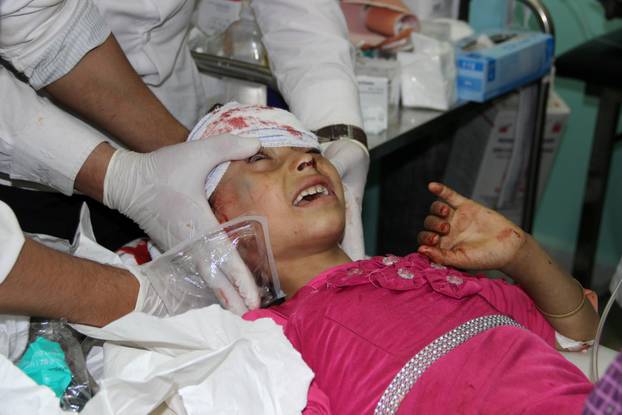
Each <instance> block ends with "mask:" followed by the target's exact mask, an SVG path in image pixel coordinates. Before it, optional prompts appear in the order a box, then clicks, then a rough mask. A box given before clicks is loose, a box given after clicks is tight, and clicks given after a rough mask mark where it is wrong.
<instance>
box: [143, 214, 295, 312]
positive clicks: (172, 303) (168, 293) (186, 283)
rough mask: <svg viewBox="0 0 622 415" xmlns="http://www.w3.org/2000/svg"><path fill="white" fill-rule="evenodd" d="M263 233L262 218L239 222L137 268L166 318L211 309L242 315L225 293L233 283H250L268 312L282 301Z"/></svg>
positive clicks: (233, 221)
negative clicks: (242, 280) (195, 309)
mask: <svg viewBox="0 0 622 415" xmlns="http://www.w3.org/2000/svg"><path fill="white" fill-rule="evenodd" d="M267 229H268V226H267V223H266V220H265V218H263V217H260V216H244V217H239V218H237V219H234V220H232V221H229V222H227V223H224V224H223V225H222V226H221V227H219V228H218V229H217V230H215V231H213V232H210V233H209V234H207V235H204V236H201V237H198V238H195V239H192V240H190V241H188V242H184V243H182V244H180V245H178V246H177V247H174V248H172V249H171V250H169V251H167V252H166V253H164V254H163V255H162V256H160V257H158V258H157V259H155V260H154V261H152V262H149V263H147V264H145V265H142V266H141V267H140V268H139V269H140V272H143V273H144V274H145V275H147V277H148V278H149V280H150V281H151V284H152V285H153V287H154V288H155V290H156V291H157V293H158V295H159V296H160V298H161V299H162V301H163V302H164V304H165V306H166V308H167V312H168V314H169V315H176V314H181V313H183V312H185V311H188V310H190V309H194V308H201V307H206V306H209V305H212V304H220V305H221V306H223V307H224V308H226V309H230V310H231V311H233V312H238V313H240V312H239V308H237V309H236V308H235V307H232V305H231V297H230V295H229V294H228V293H227V292H226V291H227V290H235V289H237V288H238V286H237V284H238V283H237V282H232V281H239V279H240V278H250V279H252V280H253V282H254V284H253V282H251V285H252V286H253V287H252V288H253V289H256V290H257V292H258V294H259V298H260V306H261V307H267V306H269V305H270V304H272V303H274V302H275V301H276V300H278V299H280V298H282V297H283V296H284V294H283V292H282V291H281V288H280V284H279V279H278V276H277V272H276V266H275V264H274V258H273V256H272V249H271V246H270V241H269V237H268V233H267ZM232 274H235V275H232ZM232 277H235V278H232ZM227 287H228V288H227Z"/></svg>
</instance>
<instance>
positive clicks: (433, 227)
mask: <svg viewBox="0 0 622 415" xmlns="http://www.w3.org/2000/svg"><path fill="white" fill-rule="evenodd" d="M423 227H424V229H425V230H427V231H432V232H436V233H438V234H441V235H447V234H448V233H449V229H450V227H449V223H447V221H446V220H445V219H443V218H439V217H438V216H433V215H428V216H426V218H425V220H424V221H423Z"/></svg>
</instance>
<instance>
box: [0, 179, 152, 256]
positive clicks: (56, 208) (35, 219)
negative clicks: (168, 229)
mask: <svg viewBox="0 0 622 415" xmlns="http://www.w3.org/2000/svg"><path fill="white" fill-rule="evenodd" d="M0 200H2V201H3V202H4V203H6V204H7V205H9V206H10V207H11V209H13V211H14V212H15V216H17V220H18V221H19V224H20V226H21V227H22V230H23V231H24V232H29V233H42V234H47V235H52V236H56V237H59V238H63V239H68V240H70V241H71V240H72V239H73V236H74V233H75V231H76V228H77V226H78V220H79V216H80V208H81V206H82V204H83V203H84V202H86V203H87V205H88V207H89V209H90V211H91V221H92V223H93V231H94V232H95V238H96V239H97V242H99V243H100V244H101V245H103V246H105V247H106V248H108V249H110V250H113V251H114V250H116V249H118V248H120V247H121V246H123V245H124V244H125V243H127V242H129V241H131V240H133V239H136V238H139V237H142V236H144V235H145V234H144V233H143V232H142V231H141V229H140V228H139V227H138V225H136V224H135V223H134V222H132V220H130V219H128V218H126V217H125V216H123V215H122V214H120V213H119V212H117V211H114V210H112V209H108V208H107V207H105V206H104V205H102V204H101V203H98V202H96V201H94V200H92V199H90V198H88V197H86V196H78V195H74V196H65V195H62V194H60V193H52V192H36V191H32V190H24V189H18V188H15V187H9V186H3V185H0Z"/></svg>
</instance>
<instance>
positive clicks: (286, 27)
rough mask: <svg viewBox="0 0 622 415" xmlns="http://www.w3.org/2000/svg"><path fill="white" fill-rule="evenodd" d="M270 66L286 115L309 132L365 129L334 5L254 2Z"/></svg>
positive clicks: (303, 0) (323, 0) (330, 0)
mask: <svg viewBox="0 0 622 415" xmlns="http://www.w3.org/2000/svg"><path fill="white" fill-rule="evenodd" d="M252 6H253V9H254V11H255V15H256V16H257V22H258V23H259V26H260V28H261V31H262V34H263V38H262V39H263V43H264V45H265V46H266V49H267V50H268V55H269V57H270V66H271V68H272V71H273V73H274V74H275V76H276V78H277V81H278V84H279V89H280V91H281V93H282V94H283V97H284V98H285V100H286V101H287V103H288V104H289V107H290V110H291V111H292V112H293V113H294V114H295V115H296V116H297V117H298V118H299V119H300V120H301V121H302V122H303V124H304V125H305V126H306V127H307V128H309V129H312V130H315V129H318V128H321V127H324V126H326V125H331V124H351V125H355V126H358V127H362V126H363V121H362V117H361V110H360V103H359V96H358V87H357V83H356V78H355V76H354V69H353V62H352V46H351V44H350V41H349V40H348V32H347V26H346V22H345V18H344V16H343V13H342V12H341V9H340V8H339V2H338V1H336V0H254V1H253V2H252Z"/></svg>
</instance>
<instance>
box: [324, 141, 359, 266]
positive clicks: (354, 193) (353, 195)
mask: <svg viewBox="0 0 622 415" xmlns="http://www.w3.org/2000/svg"><path fill="white" fill-rule="evenodd" d="M322 150H323V151H322V153H323V155H324V157H326V158H327V159H328V160H330V161H331V163H333V165H334V166H335V168H336V169H337V171H338V172H339V175H340V176H341V180H342V182H343V187H344V192H345V197H346V230H345V234H344V236H343V240H342V242H341V247H342V248H343V249H344V251H345V252H346V254H348V256H349V257H350V258H351V259H353V260H355V261H356V260H358V259H363V258H364V257H365V240H364V238H363V223H362V220H361V209H362V206H363V192H364V191H365V182H366V181H367V171H368V170H369V152H368V151H367V148H365V146H364V145H363V144H361V143H360V142H358V141H356V140H352V139H349V138H342V139H340V140H337V141H331V142H330V143H328V144H326V145H325V146H324V145H323V146H322Z"/></svg>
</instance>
